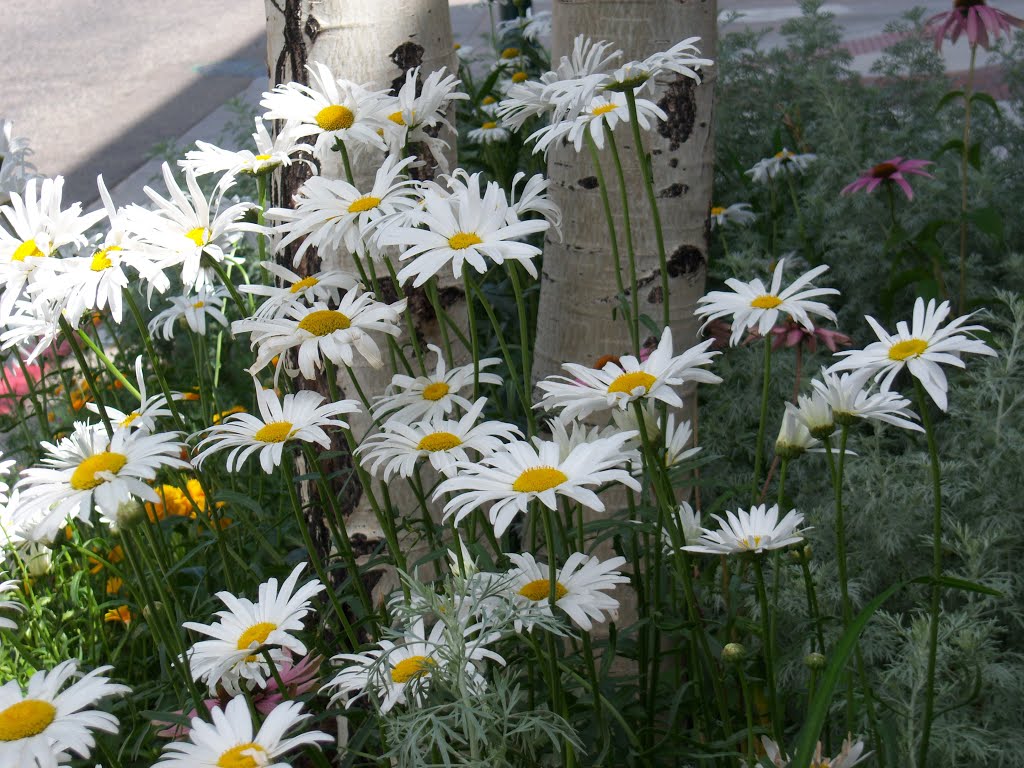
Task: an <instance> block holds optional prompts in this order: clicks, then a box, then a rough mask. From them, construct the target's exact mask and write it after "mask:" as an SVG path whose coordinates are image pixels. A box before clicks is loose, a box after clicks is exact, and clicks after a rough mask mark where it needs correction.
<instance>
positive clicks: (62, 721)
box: [0, 661, 131, 768]
mask: <svg viewBox="0 0 1024 768" xmlns="http://www.w3.org/2000/svg"><path fill="white" fill-rule="evenodd" d="M77 665H78V662H76V661H64V662H61V663H60V664H58V665H57V666H56V667H54V668H53V669H51V670H49V671H46V670H40V671H38V672H36V673H35V674H34V675H32V677H31V678H30V679H29V681H28V687H27V688H26V690H25V691H22V689H21V686H19V685H18V684H17V683H16V682H14V681H11V682H8V683H5V684H4V685H3V687H0V765H5V766H11V768H14V767H15V766H17V767H18V768H57V767H58V765H64V764H66V762H67V761H68V760H70V759H71V758H70V756H69V755H68V752H73V753H74V754H76V755H78V756H79V757H81V758H83V759H85V758H88V757H89V753H90V752H91V751H92V748H93V747H94V746H95V745H96V740H95V738H94V737H93V734H92V731H104V732H106V733H117V726H118V722H117V718H116V717H114V716H113V715H111V714H108V713H107V712H100V711H98V710H95V709H91V707H93V706H95V705H96V703H97V702H99V700H100V699H103V698H106V697H108V696H119V695H121V694H124V693H130V692H131V689H130V688H128V687H127V686H125V685H116V684H114V683H111V682H110V680H109V679H108V678H106V677H103V676H102V675H103V673H104V672H107V671H108V670H110V669H112V668H113V667H99V668H98V669H94V670H93V671H92V672H89V673H88V674H86V675H85V676H83V677H82V678H81V679H79V680H76V681H75V682H73V683H72V684H71V685H69V686H68V687H67V688H65V689H64V690H63V691H61V690H60V689H61V688H62V687H63V686H64V684H65V683H66V682H67V681H68V680H70V679H72V678H73V677H76V676H77V674H78V666H77Z"/></svg>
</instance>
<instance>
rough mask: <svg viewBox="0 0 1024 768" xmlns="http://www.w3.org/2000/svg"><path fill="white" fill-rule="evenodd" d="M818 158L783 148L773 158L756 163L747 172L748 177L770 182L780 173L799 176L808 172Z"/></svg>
mask: <svg viewBox="0 0 1024 768" xmlns="http://www.w3.org/2000/svg"><path fill="white" fill-rule="evenodd" d="M817 158H818V156H817V155H814V154H810V153H804V154H797V153H796V152H794V151H793V150H791V149H786V148H785V147H783V148H782V149H780V150H779V151H778V152H776V153H775V154H774V155H773V156H771V157H766V158H764V159H763V160H758V161H757V162H756V163H754V167H753V168H751V169H750V170H748V171H746V175H747V176H749V177H750V178H751V179H753V180H754V181H757V182H765V181H769V180H770V179H774V178H775V177H776V176H778V175H779V174H780V173H789V174H793V175H798V174H801V173H803V172H804V171H806V170H807V166H808V165H810V164H811V162H813V161H814V160H816V159H817Z"/></svg>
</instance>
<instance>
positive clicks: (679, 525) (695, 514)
mask: <svg viewBox="0 0 1024 768" xmlns="http://www.w3.org/2000/svg"><path fill="white" fill-rule="evenodd" d="M674 517H675V520H674V521H667V522H666V525H672V524H673V523H674V524H675V527H676V530H677V531H678V532H679V533H680V534H681V535H682V537H683V543H684V544H686V543H693V542H695V541H697V539H699V538H700V535H701V533H703V531H704V529H703V527H702V526H701V524H700V523H701V515H700V511H699V510H695V509H694V508H693V507H692V506H691V505H690V503H689V502H688V501H683V502H680V503H679V506H678V507H677V508H676V513H675V515H674ZM662 539H663V540H664V542H665V546H666V547H667V548H669V549H672V548H673V546H674V545H673V543H672V541H673V538H672V533H671V532H670V531H669V530H668V529H666V530H664V531H662Z"/></svg>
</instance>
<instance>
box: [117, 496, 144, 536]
mask: <svg viewBox="0 0 1024 768" xmlns="http://www.w3.org/2000/svg"><path fill="white" fill-rule="evenodd" d="M145 519H146V508H145V507H144V506H143V505H142V504H141V503H140V502H139V500H138V499H136V498H131V499H128V500H127V501H123V502H121V503H120V504H118V505H117V511H116V512H115V513H114V519H113V520H111V524H112V525H111V527H112V528H113V529H114V530H115V531H122V530H124V529H125V528H131V527H132V526H134V525H135V524H136V523H138V522H139V521H140V520H145Z"/></svg>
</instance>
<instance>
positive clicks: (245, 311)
mask: <svg viewBox="0 0 1024 768" xmlns="http://www.w3.org/2000/svg"><path fill="white" fill-rule="evenodd" d="M202 264H203V266H204V267H210V268H211V269H212V270H213V271H214V273H215V274H216V275H217V279H219V280H220V281H221V283H223V284H224V287H225V288H227V289H228V293H229V294H231V300H232V301H233V302H234V303H235V306H236V307H237V308H238V311H239V312H240V313H241V315H242V317H248V316H249V314H250V313H251V312H252V310H253V307H250V306H248V305H246V303H245V299H243V298H242V294H240V293H239V292H238V288H236V287H235V284H234V282H233V281H232V280H231V277H230V276H229V275H228V273H227V272H226V271H225V270H224V267H223V266H222V265H221V264H220V262H218V261H217V260H216V259H211V258H210V257H209V256H207V255H206V254H205V253H203V256H202ZM250 298H251V297H250Z"/></svg>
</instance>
